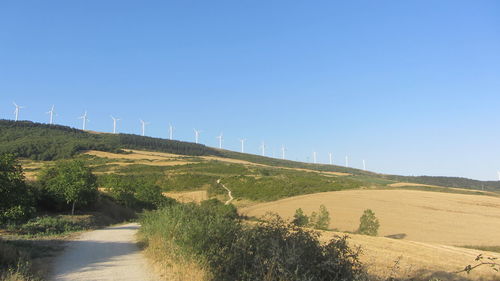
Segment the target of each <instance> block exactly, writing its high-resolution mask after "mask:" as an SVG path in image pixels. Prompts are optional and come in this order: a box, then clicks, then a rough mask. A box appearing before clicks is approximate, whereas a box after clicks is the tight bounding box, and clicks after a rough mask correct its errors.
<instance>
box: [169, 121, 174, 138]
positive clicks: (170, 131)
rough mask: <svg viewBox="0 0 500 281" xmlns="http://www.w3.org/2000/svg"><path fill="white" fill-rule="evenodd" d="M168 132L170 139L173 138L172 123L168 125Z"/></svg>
mask: <svg viewBox="0 0 500 281" xmlns="http://www.w3.org/2000/svg"><path fill="white" fill-rule="evenodd" d="M168 132H169V135H170V140H173V139H174V127H173V126H172V124H169V125H168Z"/></svg>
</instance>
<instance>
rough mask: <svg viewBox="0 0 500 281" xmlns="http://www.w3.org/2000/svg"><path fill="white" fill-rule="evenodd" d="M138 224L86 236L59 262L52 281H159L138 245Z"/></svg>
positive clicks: (73, 244) (54, 267)
mask: <svg viewBox="0 0 500 281" xmlns="http://www.w3.org/2000/svg"><path fill="white" fill-rule="evenodd" d="M138 229H139V225H138V224H137V223H129V224H124V225H119V226H112V227H108V228H105V229H101V230H95V231H90V232H86V233H84V234H82V235H81V236H80V237H79V238H77V239H75V240H74V241H70V242H68V246H67V248H66V249H65V250H64V252H63V253H62V254H61V255H60V256H59V257H57V258H56V259H55V261H54V266H53V270H52V274H51V278H50V280H56V281H63V280H75V281H80V280H81V281H83V280H85V281H88V280H145V281H146V280H149V281H154V280H158V279H156V278H154V276H153V275H152V273H151V272H152V271H151V270H150V268H149V265H148V263H147V261H146V258H145V257H144V256H143V255H142V253H141V252H140V250H139V248H138V247H137V244H136V241H135V234H136V233H137V230H138Z"/></svg>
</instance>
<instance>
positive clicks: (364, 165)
mask: <svg viewBox="0 0 500 281" xmlns="http://www.w3.org/2000/svg"><path fill="white" fill-rule="evenodd" d="M363 171H366V162H365V160H364V159H363Z"/></svg>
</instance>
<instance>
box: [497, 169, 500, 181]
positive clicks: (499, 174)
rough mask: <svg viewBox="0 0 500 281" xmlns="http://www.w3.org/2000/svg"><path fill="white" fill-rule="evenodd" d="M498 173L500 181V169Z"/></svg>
mask: <svg viewBox="0 0 500 281" xmlns="http://www.w3.org/2000/svg"><path fill="white" fill-rule="evenodd" d="M497 173H498V180H499V181H500V171H498V172H497Z"/></svg>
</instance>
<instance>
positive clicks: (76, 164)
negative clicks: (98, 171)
mask: <svg viewBox="0 0 500 281" xmlns="http://www.w3.org/2000/svg"><path fill="white" fill-rule="evenodd" d="M39 180H40V184H41V186H42V189H43V191H44V192H45V195H46V196H47V197H49V201H54V203H56V204H58V205H59V206H70V205H71V214H72V215H73V214H74V212H75V205H77V204H78V206H89V205H90V204H92V203H95V201H96V199H97V194H98V193H97V184H96V177H95V175H94V174H92V171H91V170H90V168H89V167H87V166H86V165H85V163H84V162H83V161H81V160H67V161H59V162H57V163H56V165H55V166H53V167H48V168H46V169H45V170H43V171H42V174H41V176H40V179H39Z"/></svg>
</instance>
